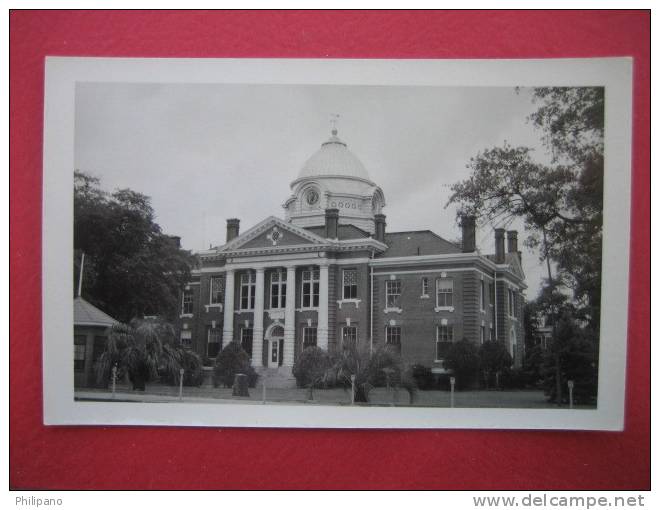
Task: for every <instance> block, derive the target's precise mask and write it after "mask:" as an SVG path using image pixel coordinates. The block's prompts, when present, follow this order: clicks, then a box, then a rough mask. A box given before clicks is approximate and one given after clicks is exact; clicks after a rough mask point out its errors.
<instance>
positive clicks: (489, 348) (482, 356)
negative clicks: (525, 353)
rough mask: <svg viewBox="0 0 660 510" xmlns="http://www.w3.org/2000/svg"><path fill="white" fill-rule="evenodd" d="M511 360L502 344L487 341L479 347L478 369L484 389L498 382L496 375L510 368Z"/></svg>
mask: <svg viewBox="0 0 660 510" xmlns="http://www.w3.org/2000/svg"><path fill="white" fill-rule="evenodd" d="M512 363H513V359H512V358H511V355H510V354H509V352H508V351H507V350H506V347H504V343H503V342H497V341H488V342H484V343H483V344H481V346H480V347H479V368H480V370H481V373H482V377H483V382H484V383H485V385H486V388H488V387H489V386H490V384H491V383H493V382H495V383H496V381H498V377H497V375H496V374H498V373H500V374H501V373H502V371H503V370H507V369H509V368H510V367H511V364H512ZM496 384H497V383H496Z"/></svg>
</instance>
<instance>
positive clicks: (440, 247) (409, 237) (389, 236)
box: [379, 230, 461, 258]
mask: <svg viewBox="0 0 660 510" xmlns="http://www.w3.org/2000/svg"><path fill="white" fill-rule="evenodd" d="M385 244H387V246H388V249H387V250H385V252H384V253H383V254H382V255H380V256H379V257H380V258H387V257H408V256H412V255H441V254H450V253H461V248H460V247H459V246H457V245H456V244H454V243H452V242H450V241H447V240H446V239H443V238H442V237H440V236H439V235H437V234H436V233H434V232H431V231H430V230H411V231H408V232H386V233H385Z"/></svg>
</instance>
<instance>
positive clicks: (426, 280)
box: [422, 277, 429, 296]
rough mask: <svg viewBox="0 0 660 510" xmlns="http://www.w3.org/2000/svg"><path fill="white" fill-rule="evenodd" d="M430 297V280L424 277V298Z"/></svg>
mask: <svg viewBox="0 0 660 510" xmlns="http://www.w3.org/2000/svg"><path fill="white" fill-rule="evenodd" d="M428 295H429V279H428V278H426V277H424V278H422V296H428Z"/></svg>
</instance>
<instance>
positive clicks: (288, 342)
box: [282, 266, 296, 367]
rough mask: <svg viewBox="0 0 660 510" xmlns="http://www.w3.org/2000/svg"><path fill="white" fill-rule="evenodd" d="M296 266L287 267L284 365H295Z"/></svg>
mask: <svg viewBox="0 0 660 510" xmlns="http://www.w3.org/2000/svg"><path fill="white" fill-rule="evenodd" d="M295 322H296V266H288V267H287V268H286V307H285V309H284V354H283V360H282V366H285V367H292V366H293V352H294V348H295V342H296V324H295Z"/></svg>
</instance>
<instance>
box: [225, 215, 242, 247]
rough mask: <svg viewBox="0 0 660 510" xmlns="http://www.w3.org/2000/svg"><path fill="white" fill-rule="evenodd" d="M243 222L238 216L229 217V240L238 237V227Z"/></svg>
mask: <svg viewBox="0 0 660 510" xmlns="http://www.w3.org/2000/svg"><path fill="white" fill-rule="evenodd" d="M240 223H241V220H239V219H238V218H229V219H228V220H227V242H229V241H231V240H232V239H234V238H235V237H238V227H239V225H240Z"/></svg>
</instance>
